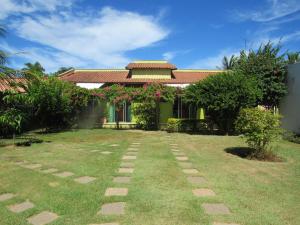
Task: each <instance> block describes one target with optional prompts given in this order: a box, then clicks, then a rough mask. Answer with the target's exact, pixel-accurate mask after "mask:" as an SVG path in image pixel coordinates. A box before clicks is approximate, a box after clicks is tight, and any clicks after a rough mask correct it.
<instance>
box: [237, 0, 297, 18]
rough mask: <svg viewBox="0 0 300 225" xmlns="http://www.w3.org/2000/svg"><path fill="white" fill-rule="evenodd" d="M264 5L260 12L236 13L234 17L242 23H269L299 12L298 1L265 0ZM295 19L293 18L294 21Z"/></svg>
mask: <svg viewBox="0 0 300 225" xmlns="http://www.w3.org/2000/svg"><path fill="white" fill-rule="evenodd" d="M266 3H267V4H266V6H265V7H263V9H262V10H257V11H248V12H236V13H235V15H234V16H235V18H237V19H239V20H242V21H243V20H252V21H255V22H269V21H272V20H276V19H280V18H282V17H285V16H289V15H292V14H293V13H296V12H298V11H299V10H300V4H299V0H267V1H266ZM297 18H298V17H294V19H297Z"/></svg>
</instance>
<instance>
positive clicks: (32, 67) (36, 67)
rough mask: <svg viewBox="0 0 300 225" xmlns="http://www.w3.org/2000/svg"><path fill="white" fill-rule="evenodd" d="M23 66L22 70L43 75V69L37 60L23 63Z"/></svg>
mask: <svg viewBox="0 0 300 225" xmlns="http://www.w3.org/2000/svg"><path fill="white" fill-rule="evenodd" d="M24 65H25V67H24V68H23V69H22V70H23V71H24V72H26V73H29V74H35V75H39V76H44V72H45V69H44V68H43V67H42V65H41V64H40V63H39V62H35V63H33V64H32V63H25V64H24Z"/></svg>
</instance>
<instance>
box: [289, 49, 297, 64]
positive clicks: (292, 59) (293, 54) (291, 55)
mask: <svg viewBox="0 0 300 225" xmlns="http://www.w3.org/2000/svg"><path fill="white" fill-rule="evenodd" d="M287 58H288V64H295V63H298V62H300V52H289V53H287Z"/></svg>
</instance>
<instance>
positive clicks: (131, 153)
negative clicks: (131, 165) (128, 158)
mask: <svg viewBox="0 0 300 225" xmlns="http://www.w3.org/2000/svg"><path fill="white" fill-rule="evenodd" d="M126 155H137V152H127V153H126Z"/></svg>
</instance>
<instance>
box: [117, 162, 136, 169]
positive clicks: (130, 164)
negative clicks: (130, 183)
mask: <svg viewBox="0 0 300 225" xmlns="http://www.w3.org/2000/svg"><path fill="white" fill-rule="evenodd" d="M120 166H121V167H127V168H133V167H134V163H132V162H121V165H120Z"/></svg>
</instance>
